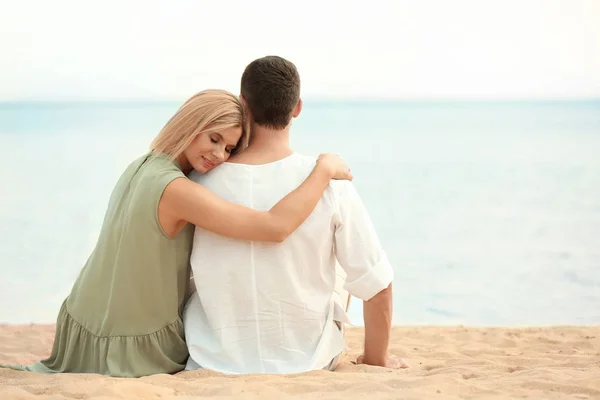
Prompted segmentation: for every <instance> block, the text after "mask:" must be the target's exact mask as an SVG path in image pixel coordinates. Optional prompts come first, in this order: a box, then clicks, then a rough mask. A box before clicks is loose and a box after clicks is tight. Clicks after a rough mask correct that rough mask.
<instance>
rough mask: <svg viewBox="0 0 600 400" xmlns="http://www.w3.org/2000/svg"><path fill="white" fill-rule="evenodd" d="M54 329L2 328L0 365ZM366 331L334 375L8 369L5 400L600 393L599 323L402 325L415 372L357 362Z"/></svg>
mask: <svg viewBox="0 0 600 400" xmlns="http://www.w3.org/2000/svg"><path fill="white" fill-rule="evenodd" d="M53 331H54V326H52V325H27V326H11V325H0V361H1V362H5V363H23V364H29V363H32V362H34V361H36V360H38V359H40V358H43V357H45V356H47V355H48V354H49V352H50V348H51V345H52V340H53ZM362 340H363V330H362V329H361V328H351V329H349V330H348V334H347V342H348V346H349V348H348V354H347V355H346V356H345V357H344V359H343V360H342V364H341V365H340V367H339V368H338V370H337V371H336V372H327V371H314V372H309V373H305V374H298V375H280V376H274V375H243V376H226V375H222V374H218V373H215V372H211V371H189V372H181V373H179V374H176V375H173V376H170V375H155V376H150V377H144V378H139V379H122V378H109V377H104V376H100V375H92V374H59V375H42V374H36V373H31V372H18V371H12V370H8V369H0V399H2V400H4V399H87V398H90V399H97V400H100V399H103V400H108V399H122V398H127V399H145V400H149V399H169V398H177V399H203V398H207V397H215V396H217V397H218V398H219V399H225V398H236V399H261V400H270V399H281V398H290V397H294V398H302V399H355V398H356V399H362V398H368V399H369V400H377V399H455V398H460V399H464V398H486V399H499V398H502V399H504V398H522V397H529V398H543V399H592V398H600V327H550V328H521V329H516V328H515V329H511V328H470V327H397V328H394V331H393V340H392V345H391V352H392V353H393V354H396V355H398V356H400V357H402V358H403V359H404V360H405V361H406V362H407V363H408V364H409V365H410V366H411V368H410V369H408V370H399V371H392V370H387V369H383V368H377V367H369V366H365V365H354V364H353V363H352V362H351V361H352V360H354V359H356V357H357V356H358V355H359V354H360V352H361V346H362Z"/></svg>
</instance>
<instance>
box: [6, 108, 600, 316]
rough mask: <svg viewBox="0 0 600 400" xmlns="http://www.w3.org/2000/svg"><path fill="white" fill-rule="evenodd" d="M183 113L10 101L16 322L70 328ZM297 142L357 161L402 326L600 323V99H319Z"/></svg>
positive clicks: (11, 292)
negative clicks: (104, 233) (118, 199)
mask: <svg viewBox="0 0 600 400" xmlns="http://www.w3.org/2000/svg"><path fill="white" fill-rule="evenodd" d="M177 107H178V104H176V103H136V104H133V103H87V104H84V103H72V104H64V103H63V104H33V103H27V104H26V103H22V104H2V105H0V150H1V152H2V157H0V171H1V172H0V177H1V181H2V188H1V189H0V278H1V279H0V321H2V322H14V323H25V322H31V321H34V322H53V321H54V319H55V316H56V314H57V312H58V309H59V307H60V304H61V302H62V301H63V299H64V297H65V296H66V295H67V294H68V292H69V290H70V288H71V285H72V284H73V282H74V280H75V279H76V277H77V275H78V272H79V270H80V269H81V267H82V266H83V264H84V262H85V260H86V258H87V256H88V254H89V253H90V251H91V250H92V248H93V246H94V243H95V240H96V237H97V234H98V231H99V228H100V225H101V222H102V219H103V213H104V210H105V207H106V204H107V201H108V197H109V195H110V192H111V190H112V187H113V185H114V183H115V181H116V179H117V178H118V176H119V174H120V173H121V171H122V170H123V168H124V167H125V166H126V165H127V164H128V163H129V162H130V161H131V160H132V159H134V158H135V157H137V156H139V155H140V154H141V153H143V152H144V151H145V150H146V149H147V147H148V145H149V143H150V141H151V140H152V138H153V137H154V135H155V134H156V133H157V132H158V130H159V129H160V128H161V127H162V125H163V124H164V123H165V122H166V121H167V119H168V118H169V117H170V116H171V115H172V113H174V111H175V110H176V109H177ZM293 145H294V147H295V148H296V150H297V151H299V152H302V153H305V154H314V155H317V154H318V153H320V152H328V151H332V152H337V153H341V154H342V155H343V156H344V157H345V158H346V159H347V161H349V163H350V164H351V167H352V171H353V173H354V175H355V185H356V186H357V188H358V190H359V192H360V194H361V195H362V197H363V200H364V202H365V204H366V206H367V208H368V209H369V211H370V212H371V215H372V218H373V221H374V224H375V226H376V227H377V230H378V232H379V235H380V238H381V241H382V242H383V245H384V247H385V249H386V250H387V252H388V256H389V258H390V260H391V262H392V263H393V265H394V267H395V270H396V279H395V282H394V292H395V300H394V302H395V316H394V322H395V323H396V324H471V325H545V324H600V102H548V103H510V102H505V103H426V102H423V103H407V102H379V103H366V102H362V103H361V102H310V101H307V102H306V104H305V108H304V111H303V113H302V115H301V116H300V118H299V119H298V120H296V122H295V125H294V128H293ZM140 279H143V277H140ZM351 316H352V318H353V319H354V320H355V322H357V323H361V305H360V302H359V301H356V300H355V301H354V302H353V303H352V306H351Z"/></svg>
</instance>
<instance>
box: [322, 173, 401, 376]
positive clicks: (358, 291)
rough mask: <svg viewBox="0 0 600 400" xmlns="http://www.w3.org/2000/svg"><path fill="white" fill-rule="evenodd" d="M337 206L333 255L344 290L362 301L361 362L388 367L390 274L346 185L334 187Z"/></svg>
mask: <svg viewBox="0 0 600 400" xmlns="http://www.w3.org/2000/svg"><path fill="white" fill-rule="evenodd" d="M334 185H335V186H336V189H337V190H336V200H337V202H338V207H339V210H338V215H337V217H338V219H337V221H336V230H335V237H334V239H335V251H336V257H337V259H338V261H339V263H340V266H341V267H342V268H343V269H344V270H345V271H346V274H347V279H346V285H345V289H346V290H348V292H350V293H351V294H352V295H353V296H355V297H358V298H359V299H362V300H363V301H364V303H363V315H364V321H365V353H364V357H363V359H362V362H364V363H366V364H371V365H378V366H382V367H384V366H390V365H389V363H388V354H387V352H388V347H389V340H390V333H391V325H392V280H393V277H394V273H393V270H392V266H391V265H390V263H389V261H388V259H387V257H386V255H385V252H384V251H383V249H382V248H381V244H380V242H379V239H378V237H377V234H376V232H375V227H374V226H373V223H372V222H371V219H370V217H369V215H368V213H367V210H366V208H365V207H364V205H363V203H362V200H361V199H360V196H359V195H358V193H357V192H356V189H355V188H354V186H353V185H352V184H351V183H350V182H339V183H334Z"/></svg>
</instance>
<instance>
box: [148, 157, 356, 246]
mask: <svg viewBox="0 0 600 400" xmlns="http://www.w3.org/2000/svg"><path fill="white" fill-rule="evenodd" d="M331 179H352V175H351V174H350V170H349V169H348V167H347V166H346V164H345V163H344V162H343V161H342V160H341V158H339V157H337V156H333V155H325V156H321V157H320V158H319V161H318V162H317V165H316V166H315V168H314V169H313V171H312V172H311V174H310V175H309V176H308V177H307V178H306V180H305V181H304V182H303V183H302V184H301V185H300V186H299V187H298V188H297V189H296V190H294V191H293V192H291V193H289V194H288V195H287V196H285V197H284V198H283V199H281V200H280V201H279V202H278V203H277V204H275V205H274V206H273V208H271V209H270V210H269V211H257V210H253V209H251V208H248V207H244V206H241V205H237V204H234V203H231V202H228V201H226V200H223V199H221V198H219V197H217V196H216V195H215V194H214V193H212V192H211V191H210V190H208V189H206V188H205V187H203V186H201V185H199V184H197V183H195V182H192V181H190V180H189V179H187V178H178V179H175V180H173V181H172V182H171V183H170V184H169V185H167V187H166V188H165V190H164V192H163V196H162V198H161V200H160V205H159V210H161V211H163V212H164V213H166V214H167V215H166V216H168V217H169V219H170V220H172V221H181V220H183V221H187V222H190V223H192V224H194V225H196V226H199V227H201V228H204V229H206V230H208V231H211V232H215V233H218V234H220V235H223V236H228V237H232V238H236V239H243V240H257V241H266V242H282V241H283V240H285V239H286V238H287V237H288V236H289V235H290V234H291V233H292V232H293V231H295V230H296V228H298V227H299V226H300V224H302V222H304V220H305V219H306V218H308V216H309V215H310V213H311V212H312V211H313V210H314V208H315V207H316V206H317V203H318V202H319V199H320V198H321V196H322V194H323V192H324V191H325V189H326V188H327V186H328V185H329V181H330V180H331ZM161 223H162V222H161Z"/></svg>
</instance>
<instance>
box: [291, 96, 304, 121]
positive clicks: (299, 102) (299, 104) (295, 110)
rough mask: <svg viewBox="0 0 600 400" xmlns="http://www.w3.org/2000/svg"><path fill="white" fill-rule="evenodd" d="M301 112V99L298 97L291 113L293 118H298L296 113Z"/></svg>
mask: <svg viewBox="0 0 600 400" xmlns="http://www.w3.org/2000/svg"><path fill="white" fill-rule="evenodd" d="M301 112H302V99H298V104H296V108H294V113H293V114H292V117H293V118H298V115H300V113H301Z"/></svg>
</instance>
